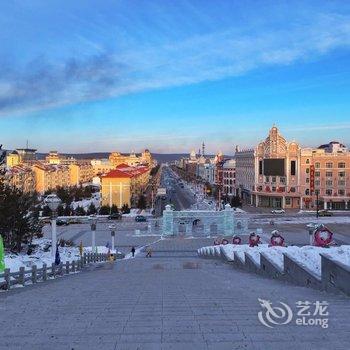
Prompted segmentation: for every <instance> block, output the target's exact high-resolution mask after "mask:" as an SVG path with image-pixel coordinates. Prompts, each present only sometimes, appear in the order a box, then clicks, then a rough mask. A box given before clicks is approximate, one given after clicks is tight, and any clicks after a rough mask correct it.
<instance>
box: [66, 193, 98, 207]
mask: <svg viewBox="0 0 350 350" xmlns="http://www.w3.org/2000/svg"><path fill="white" fill-rule="evenodd" d="M91 203H93V204H94V206H95V207H96V208H97V209H98V208H100V206H101V199H100V193H99V192H95V193H93V194H92V197H91V198H87V199H82V200H81V201H76V202H72V203H71V205H70V206H71V208H72V209H74V210H75V209H76V208H78V207H83V208H84V209H85V210H88V209H89V206H90V205H91Z"/></svg>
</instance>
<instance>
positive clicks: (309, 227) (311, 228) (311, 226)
mask: <svg viewBox="0 0 350 350" xmlns="http://www.w3.org/2000/svg"><path fill="white" fill-rule="evenodd" d="M316 227H317V225H316V224H313V223H310V224H307V225H306V228H307V230H308V231H309V238H310V245H313V243H314V232H315V229H316Z"/></svg>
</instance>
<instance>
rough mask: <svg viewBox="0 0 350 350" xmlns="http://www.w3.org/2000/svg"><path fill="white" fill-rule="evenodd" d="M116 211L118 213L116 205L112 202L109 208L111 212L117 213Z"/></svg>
mask: <svg viewBox="0 0 350 350" xmlns="http://www.w3.org/2000/svg"><path fill="white" fill-rule="evenodd" d="M118 213H119V209H118V207H117V206H116V205H115V204H113V205H112V208H111V214H118Z"/></svg>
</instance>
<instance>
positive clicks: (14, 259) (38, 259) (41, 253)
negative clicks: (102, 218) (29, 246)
mask: <svg viewBox="0 0 350 350" xmlns="http://www.w3.org/2000/svg"><path fill="white" fill-rule="evenodd" d="M32 243H33V245H36V248H35V250H34V251H33V253H32V254H31V255H27V254H12V253H9V254H5V267H6V268H7V269H10V271H11V272H16V271H19V269H20V267H24V268H25V269H26V270H28V269H30V268H31V267H32V266H33V265H36V266H37V268H41V267H42V266H43V264H46V265H47V266H48V267H49V266H51V264H52V263H53V262H55V258H53V257H52V256H51V247H50V246H51V240H49V239H45V238H40V239H33V242H32ZM45 250H46V251H45ZM58 250H59V253H60V259H61V262H62V263H66V262H67V261H69V262H72V261H73V260H78V259H80V252H79V247H59V248H58ZM83 252H84V253H88V252H91V247H84V248H83ZM97 252H98V253H105V254H106V253H108V248H106V247H104V246H98V247H97Z"/></svg>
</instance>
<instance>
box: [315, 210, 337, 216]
mask: <svg viewBox="0 0 350 350" xmlns="http://www.w3.org/2000/svg"><path fill="white" fill-rule="evenodd" d="M318 216H333V213H332V212H330V211H328V210H321V211H319V212H318Z"/></svg>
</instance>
